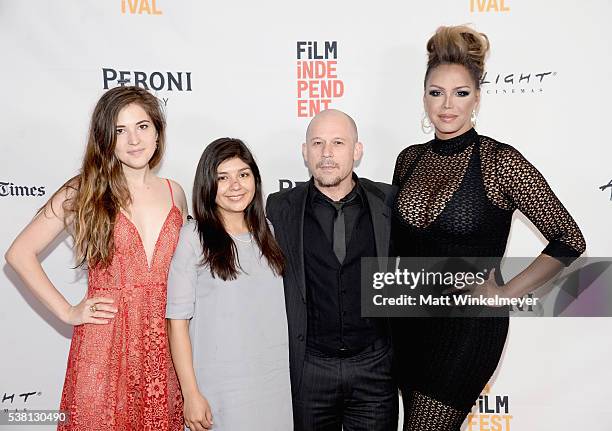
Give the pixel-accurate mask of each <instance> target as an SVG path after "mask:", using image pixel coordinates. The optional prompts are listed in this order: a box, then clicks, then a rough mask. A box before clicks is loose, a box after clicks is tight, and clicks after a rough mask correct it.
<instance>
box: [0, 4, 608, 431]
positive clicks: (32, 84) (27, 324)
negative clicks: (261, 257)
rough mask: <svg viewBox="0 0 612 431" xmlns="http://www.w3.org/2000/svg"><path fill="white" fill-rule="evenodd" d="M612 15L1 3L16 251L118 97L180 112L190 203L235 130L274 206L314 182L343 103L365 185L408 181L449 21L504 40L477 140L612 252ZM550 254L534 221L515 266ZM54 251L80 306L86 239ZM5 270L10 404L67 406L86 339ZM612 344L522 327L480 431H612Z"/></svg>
mask: <svg viewBox="0 0 612 431" xmlns="http://www.w3.org/2000/svg"><path fill="white" fill-rule="evenodd" d="M610 16H612V3H610V2H609V1H607V0H588V1H586V2H582V3H576V2H561V1H554V0H537V1H526V0H442V1H438V2H433V3H432V2H426V1H416V2H405V1H388V0H383V1H378V2H351V1H320V0H313V1H309V2H301V3H300V2H298V3H296V2H287V1H280V0H273V1H267V2H253V1H246V0H239V1H235V2H225V3H223V2H212V1H196V0H182V1H178V0H83V1H79V2H74V1H53V2H49V1H27V2H26V1H17V0H14V1H8V0H0V48H1V49H0V52H1V53H2V59H1V60H0V82H1V83H2V85H1V87H0V118H1V120H0V143H1V148H2V152H1V155H2V156H1V158H0V211H1V214H2V223H0V251H2V253H4V252H5V251H6V249H7V248H8V246H9V245H10V243H11V242H12V240H13V238H14V237H15V236H16V235H17V234H18V233H19V231H20V230H21V229H22V228H23V227H24V226H25V225H26V224H27V223H28V222H29V220H30V219H31V218H32V216H33V215H34V213H35V211H36V210H37V208H39V207H40V206H42V205H43V204H44V203H45V202H46V200H47V199H48V198H49V197H50V195H51V194H52V193H53V192H54V191H55V190H56V189H57V188H58V187H59V186H60V185H61V184H63V183H64V182H65V181H66V179H68V178H69V177H71V176H73V175H75V174H76V173H77V170H78V169H79V166H80V161H81V158H82V156H83V152H84V148H85V141H86V134H87V128H88V122H89V119H90V116H91V113H92V110H93V106H94V104H95V102H96V101H97V99H98V98H99V97H100V96H101V95H102V94H103V93H104V91H106V90H108V89H110V88H112V87H115V86H118V85H138V86H142V87H145V88H147V89H149V90H150V91H151V92H152V93H154V94H155V95H156V96H157V97H158V98H159V99H160V100H161V101H162V103H163V105H164V107H165V111H166V114H167V118H168V145H167V153H166V154H167V155H166V157H165V160H164V161H163V163H162V165H161V168H160V170H159V174H160V175H161V176H164V177H169V178H173V179H175V180H176V181H178V182H179V183H180V184H182V186H183V187H184V189H185V191H186V193H187V195H188V200H190V198H191V188H192V182H193V175H194V171H195V168H196V165H197V162H198V159H199V157H200V154H201V153H202V150H203V149H204V147H205V146H206V145H207V144H208V143H209V142H211V141H212V140H214V139H215V138H218V137H222V136H231V137H237V138H241V139H243V140H244V141H245V142H247V144H248V145H249V146H250V147H251V148H252V150H253V152H254V154H255V156H256V158H257V160H258V163H259V166H260V169H261V172H262V175H263V181H264V188H265V190H264V192H265V193H266V194H268V193H272V192H275V191H278V190H280V189H284V188H289V187H292V186H293V185H295V183H297V182H301V181H305V180H307V179H308V172H307V170H306V167H305V165H304V162H303V160H302V156H301V143H302V142H303V140H304V134H305V130H306V126H307V124H308V122H309V120H310V118H311V117H312V116H313V115H314V114H315V113H317V112H319V111H320V110H322V109H326V108H337V109H341V110H343V111H346V112H347V113H349V114H350V115H351V116H353V118H354V119H355V121H356V122H357V125H358V127H359V135H360V139H361V141H362V142H363V144H364V150H365V151H364V152H365V154H364V157H363V160H362V161H361V162H360V163H359V165H358V167H357V169H356V171H357V173H358V174H359V175H360V176H363V177H368V178H371V179H373V180H378V181H386V182H390V181H391V176H392V173H393V167H394V164H395V158H396V156H397V154H398V153H399V152H400V151H401V150H402V149H403V148H405V147H406V146H408V145H411V144H415V143H421V142H426V141H428V140H429V139H431V135H426V134H424V133H423V131H422V130H421V127H420V120H421V117H422V115H423V103H422V98H423V76H424V72H425V65H426V51H425V44H426V42H427V40H428V39H429V37H430V36H431V35H432V34H433V32H434V31H435V30H436V28H437V27H439V26H440V25H455V24H464V23H471V24H473V25H474V27H475V28H476V29H478V30H479V31H481V32H484V33H486V34H487V35H488V37H489V39H490V42H491V53H490V56H489V58H488V62H487V64H486V75H485V76H484V77H483V84H482V98H481V105H480V113H479V115H478V119H477V131H478V132H479V133H480V134H483V135H487V136H491V137H493V138H495V139H497V140H499V141H501V142H505V143H508V144H511V145H513V146H514V147H516V148H517V149H519V151H521V152H522V154H523V155H525V157H526V158H527V159H528V160H529V161H531V162H532V163H533V164H534V165H535V166H536V167H537V168H538V169H539V170H540V171H541V172H542V173H543V174H544V176H545V177H546V179H547V180H548V182H549V184H550V185H551V187H552V189H553V190H554V191H555V192H556V193H557V195H558V196H559V198H560V199H561V201H562V202H563V203H564V204H565V206H566V207H567V208H568V210H569V211H570V213H571V214H572V215H573V217H574V218H575V219H576V221H577V223H578V224H579V226H580V227H581V229H582V231H583V233H584V236H585V238H586V240H587V249H588V251H587V256H593V257H595V256H610V253H611V251H612V246H611V242H612V241H611V240H612V236H611V235H610V231H609V222H610V219H611V215H612V168H611V167H610V160H611V159H612V148H611V147H610V143H609V137H608V133H609V127H608V126H609V125H610V119H609V112H610V101H611V100H612V90H611V87H610V85H609V82H608V80H609V79H608V78H609V70H610V67H611V66H612V49H611V43H610V42H611V40H610V35H609V31H608V30H609V17H610ZM545 244H546V242H545V240H544V238H543V237H542V235H541V234H540V233H539V232H538V231H537V230H536V229H535V228H534V226H533V225H532V224H531V223H530V222H529V221H528V220H527V219H526V218H525V217H524V216H523V215H521V214H520V213H516V214H515V217H514V222H513V227H512V232H511V237H510V240H509V244H508V249H507V255H508V256H537V255H538V254H539V253H540V251H541V250H542V249H543V248H544V246H545ZM41 259H42V261H43V266H44V268H45V270H46V271H47V273H48V274H49V277H50V278H51V280H52V281H53V282H54V283H55V285H56V286H57V288H58V289H59V290H60V291H61V292H62V293H63V294H64V295H65V296H66V297H67V298H68V299H69V300H70V301H71V302H73V303H76V302H78V301H79V300H80V299H81V298H82V297H83V295H84V293H85V289H86V281H87V280H86V274H85V273H84V272H82V271H80V270H76V269H74V260H73V255H72V252H71V240H70V238H69V237H68V236H67V235H63V236H61V237H60V238H58V239H57V240H56V241H55V243H54V244H53V245H52V246H51V247H49V249H48V250H47V251H45V253H44V254H43V255H42V256H41ZM0 269H1V271H0V292H1V293H0V304H1V305H0V325H1V329H0V331H1V332H0V335H1V339H2V349H0V352H1V353H0V410H9V411H15V410H18V411H21V410H24V409H28V410H35V409H56V408H57V407H58V405H59V399H60V394H61V389H62V384H63V379H64V372H65V368H66V360H67V352H68V347H69V343H70V337H71V331H72V330H71V328H70V327H68V326H66V325H64V324H62V323H61V322H59V321H58V320H57V319H56V318H54V317H53V316H52V315H50V313H49V312H47V311H46V310H45V308H44V307H43V306H42V305H41V304H40V303H39V302H38V301H37V300H36V298H35V297H33V296H32V294H31V293H30V292H29V291H28V290H27V288H26V287H25V286H24V285H23V284H22V283H21V282H20V281H19V279H18V277H17V276H16V274H15V273H14V272H13V271H12V270H11V269H10V268H9V267H8V266H7V265H6V264H4V262H2V264H1V265H0ZM611 332H612V319H609V318H540V319H535V318H516V319H513V320H512V321H511V327H510V335H509V338H508V341H507V344H506V348H505V352H504V355H503V358H502V361H501V363H500V365H499V367H498V370H497V371H496V373H495V375H494V377H493V378H492V380H491V381H490V382H489V384H488V385H487V387H486V388H485V390H484V391H483V393H482V396H481V397H480V398H479V400H478V401H477V403H476V404H475V406H474V408H473V412H472V415H470V417H469V418H468V420H467V421H466V423H465V424H464V428H463V429H464V430H469V431H507V430H576V429H585V430H586V429H588V430H591V431H595V430H601V431H603V430H609V429H612V428H611V427H612V425H610V419H609V418H610V417H611V414H612V403H611V402H610V401H611V397H610V389H609V386H610V383H611V382H612V368H611V367H610V364H609V363H610V357H612V342H610V333H611ZM270 414H273V412H270ZM41 429H43V428H41Z"/></svg>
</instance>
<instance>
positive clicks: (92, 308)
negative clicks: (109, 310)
mask: <svg viewBox="0 0 612 431" xmlns="http://www.w3.org/2000/svg"><path fill="white" fill-rule="evenodd" d="M89 311H91V312H92V313H95V312H96V311H98V307H96V304H93V305H90V306H89Z"/></svg>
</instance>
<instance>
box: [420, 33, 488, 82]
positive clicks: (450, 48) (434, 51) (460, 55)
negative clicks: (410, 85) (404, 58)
mask: <svg viewBox="0 0 612 431" xmlns="http://www.w3.org/2000/svg"><path fill="white" fill-rule="evenodd" d="M488 51H489V39H488V38H487V36H486V35H485V34H484V33H479V32H477V31H476V30H474V29H472V28H470V27H468V26H467V25H457V26H451V27H440V28H438V30H436V33H435V34H434V35H433V36H432V37H431V38H430V39H429V41H428V42H427V55H428V61H427V71H426V72H425V85H427V78H429V74H430V73H431V71H432V70H434V69H435V68H436V67H438V66H440V65H442V64H460V65H462V66H464V67H465V68H466V69H467V70H468V72H469V73H470V75H471V76H472V78H473V79H474V83H475V85H476V89H480V81H481V79H482V74H483V72H484V64H485V56H486V55H487V52H488Z"/></svg>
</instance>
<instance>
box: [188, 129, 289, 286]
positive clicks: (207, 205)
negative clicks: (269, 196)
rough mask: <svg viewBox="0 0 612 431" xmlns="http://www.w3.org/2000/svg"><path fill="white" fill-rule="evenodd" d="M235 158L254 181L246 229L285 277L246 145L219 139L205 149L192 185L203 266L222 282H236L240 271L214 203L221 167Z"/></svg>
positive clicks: (246, 218) (272, 266)
mask: <svg viewBox="0 0 612 431" xmlns="http://www.w3.org/2000/svg"><path fill="white" fill-rule="evenodd" d="M234 157H238V158H239V159H240V160H242V161H243V162H244V163H246V164H247V165H248V166H249V168H250V169H251V172H253V177H254V179H255V195H254V196H253V200H252V201H251V202H250V203H249V204H248V205H247V207H246V208H245V210H244V218H245V221H246V225H247V228H248V229H249V232H250V233H251V235H252V236H253V238H254V239H255V242H256V243H257V245H258V246H259V250H260V251H261V255H262V256H264V257H265V258H266V260H267V261H268V265H269V266H270V268H271V269H272V271H273V272H274V273H275V274H276V275H283V272H284V269H285V259H284V257H283V253H282V251H281V249H280V247H279V246H278V244H277V242H276V240H275V239H274V236H273V235H272V232H271V231H270V227H269V226H268V221H267V220H266V215H265V212H264V203H263V196H262V193H261V175H260V174H259V168H258V167H257V163H255V159H254V158H253V154H251V151H249V149H248V148H247V146H246V145H245V144H244V142H242V141H241V140H240V139H233V138H219V139H216V140H215V141H213V142H211V143H210V144H209V145H208V146H207V147H206V149H205V150H204V152H203V153H202V157H200V162H199V163H198V169H197V171H196V175H195V180H194V182H193V211H194V216H195V221H196V222H197V225H198V233H199V237H200V244H201V246H202V261H201V262H200V264H201V265H204V266H208V267H209V269H210V273H211V275H212V276H213V277H219V278H221V279H222V280H235V279H236V278H237V277H238V273H239V270H241V268H240V262H239V259H238V253H237V249H236V244H235V243H234V240H233V239H232V237H231V236H230V235H229V234H228V233H227V231H226V230H225V227H224V226H223V220H222V219H221V217H220V215H219V212H218V210H217V204H216V202H215V200H216V197H217V169H218V167H219V165H220V164H221V163H223V162H224V161H226V160H228V159H233V158H234Z"/></svg>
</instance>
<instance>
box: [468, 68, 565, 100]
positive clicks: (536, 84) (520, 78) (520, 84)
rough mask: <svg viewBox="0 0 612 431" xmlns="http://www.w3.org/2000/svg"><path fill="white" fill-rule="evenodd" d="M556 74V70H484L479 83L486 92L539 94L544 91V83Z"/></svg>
mask: <svg viewBox="0 0 612 431" xmlns="http://www.w3.org/2000/svg"><path fill="white" fill-rule="evenodd" d="M556 76H557V72H553V71H549V70H544V71H541V72H539V71H538V72H519V73H489V72H485V73H484V74H483V75H482V78H481V80H480V85H481V86H482V89H483V90H484V91H485V92H486V94H496V95H518V94H539V93H543V92H544V87H545V85H546V83H547V82H549V81H550V80H551V79H553V78H554V77H556Z"/></svg>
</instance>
